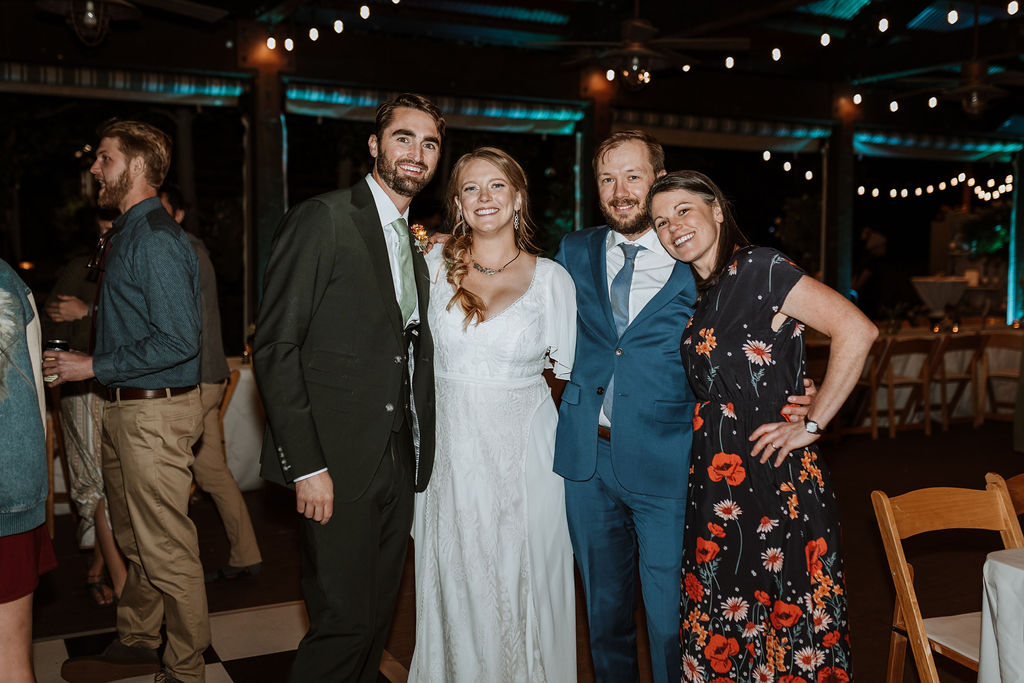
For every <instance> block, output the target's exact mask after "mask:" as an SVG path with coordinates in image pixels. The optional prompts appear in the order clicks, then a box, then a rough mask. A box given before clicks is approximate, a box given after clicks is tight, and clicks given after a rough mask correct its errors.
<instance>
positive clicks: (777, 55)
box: [772, 48, 782, 62]
mask: <svg viewBox="0 0 1024 683" xmlns="http://www.w3.org/2000/svg"><path fill="white" fill-rule="evenodd" d="M780 59H782V50H780V49H779V48H774V49H773V50H772V61H773V62H777V61H779V60H780Z"/></svg>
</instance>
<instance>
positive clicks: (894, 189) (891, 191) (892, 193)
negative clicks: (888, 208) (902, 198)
mask: <svg viewBox="0 0 1024 683" xmlns="http://www.w3.org/2000/svg"><path fill="white" fill-rule="evenodd" d="M897 194H898V193H897V192H896V188H895V187H894V188H893V189H891V190H889V196H890V197H892V198H893V199H896V195H897Z"/></svg>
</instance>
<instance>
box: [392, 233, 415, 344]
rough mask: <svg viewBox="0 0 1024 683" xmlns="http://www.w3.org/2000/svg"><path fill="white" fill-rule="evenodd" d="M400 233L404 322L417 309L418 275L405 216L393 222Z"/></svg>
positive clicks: (400, 267)
mask: <svg viewBox="0 0 1024 683" xmlns="http://www.w3.org/2000/svg"><path fill="white" fill-rule="evenodd" d="M391 227H392V228H393V229H394V231H395V232H396V233H398V269H399V271H400V272H399V277H400V278H401V281H402V291H400V292H398V307H399V308H401V309H402V323H403V324H404V323H407V322H409V318H410V317H412V314H413V311H415V310H416V279H415V278H416V275H415V272H414V271H413V269H412V247H411V246H409V224H408V223H406V222H405V219H404V218H399V219H398V220H396V221H393V222H392V223H391Z"/></svg>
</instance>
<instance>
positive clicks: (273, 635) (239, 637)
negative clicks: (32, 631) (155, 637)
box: [33, 602, 308, 683]
mask: <svg viewBox="0 0 1024 683" xmlns="http://www.w3.org/2000/svg"><path fill="white" fill-rule="evenodd" d="M307 625H308V622H307V620H306V610H305V608H304V607H303V605H302V603H301V602H287V603H281V604H278V605H269V606H266V607H252V608H248V609H241V610H233V611H230V612H218V613H215V614H211V615H210V635H211V644H210V648H209V649H208V650H207V651H206V653H205V659H206V681H207V683H240V682H242V681H245V682H246V683H249V682H252V681H283V680H285V679H286V678H287V676H288V669H289V668H290V667H291V664H292V659H293V658H294V656H295V648H296V647H297V646H298V644H299V640H301V639H302V636H303V634H305V632H306V627H307ZM114 636H115V632H114V630H109V631H101V632H98V633H97V632H93V633H83V634H75V635H68V636H64V637H58V638H53V639H49V640H39V641H36V642H35V643H34V644H33V655H34V658H35V663H36V678H37V679H38V683H63V681H64V679H63V678H61V676H60V666H61V663H62V662H63V661H64V660H65V659H66V658H67V657H69V656H82V655H90V654H98V653H99V652H102V651H103V648H105V647H106V646H107V644H108V643H109V642H110V641H111V640H112V639H113V638H114ZM152 680H153V677H152V676H136V677H133V678H125V679H122V680H121V681H120V682H119V683H151V682H152Z"/></svg>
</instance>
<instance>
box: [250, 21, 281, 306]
mask: <svg viewBox="0 0 1024 683" xmlns="http://www.w3.org/2000/svg"><path fill="white" fill-rule="evenodd" d="M267 35H268V34H267V27H266V26H265V25H263V24H261V23H257V22H239V24H238V55H239V66H240V67H242V68H245V69H249V70H254V71H255V80H254V82H253V90H252V93H250V97H249V102H248V105H249V106H248V107H247V115H246V117H245V118H246V121H247V123H248V125H247V132H246V141H245V143H246V162H247V163H246V174H245V175H246V183H247V188H246V191H247V196H246V199H245V203H246V206H245V216H246V219H245V221H246V225H245V235H246V252H247V253H246V254H245V264H246V273H245V278H246V297H245V298H246V322H247V324H248V322H250V321H252V320H255V314H256V310H257V309H258V307H259V299H260V294H261V291H262V284H263V271H264V269H265V268H266V264H267V259H268V258H269V256H270V243H271V240H272V239H273V237H274V230H275V229H276V228H277V225H278V223H279V222H280V220H281V216H283V215H284V212H285V210H286V208H287V207H286V206H285V196H286V187H285V168H284V163H285V158H284V125H283V116H284V110H283V107H284V87H283V84H282V82H281V72H282V71H284V70H286V69H291V68H292V66H293V65H292V58H291V56H290V54H289V53H288V52H286V51H285V49H284V46H283V44H278V46H277V47H276V49H274V50H271V49H269V48H268V47H267V44H266V41H267ZM281 42H282V43H283V41H281Z"/></svg>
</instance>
